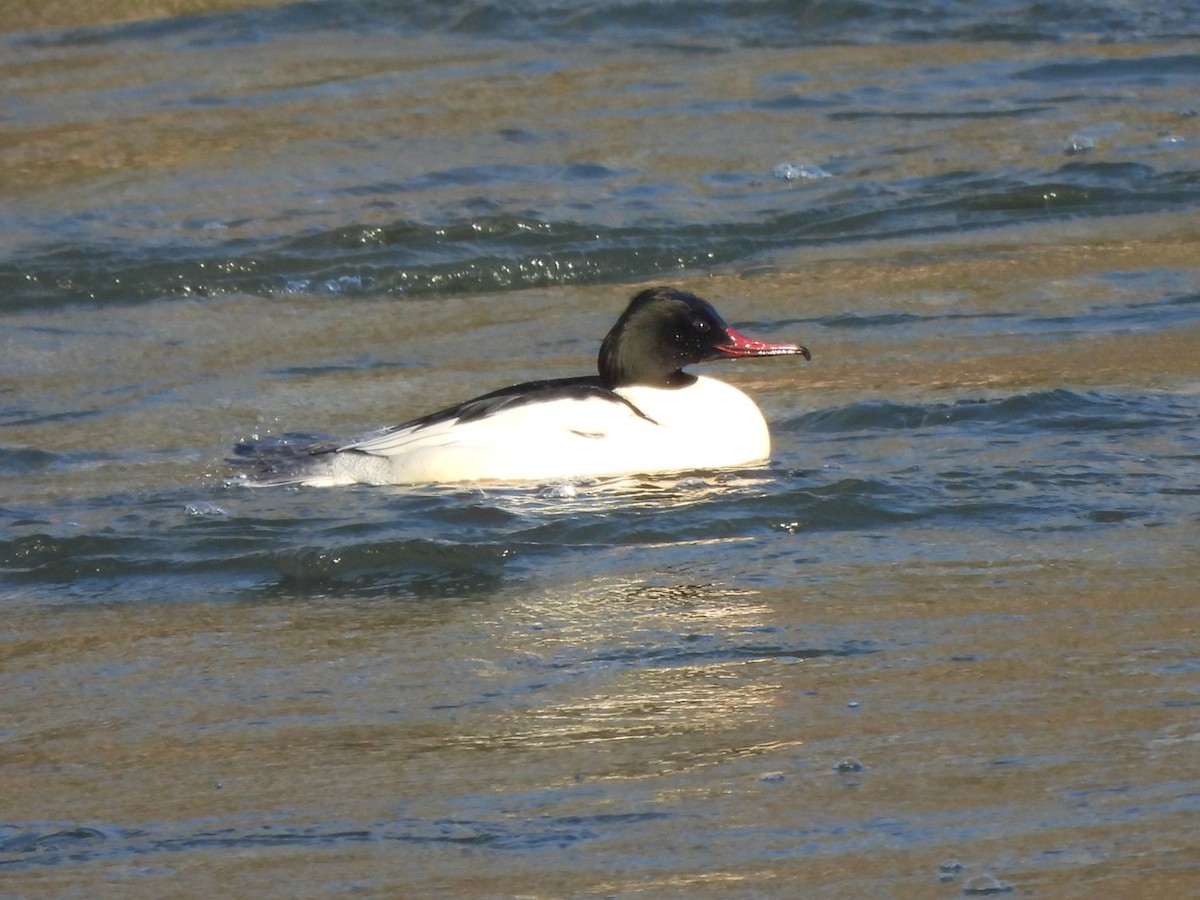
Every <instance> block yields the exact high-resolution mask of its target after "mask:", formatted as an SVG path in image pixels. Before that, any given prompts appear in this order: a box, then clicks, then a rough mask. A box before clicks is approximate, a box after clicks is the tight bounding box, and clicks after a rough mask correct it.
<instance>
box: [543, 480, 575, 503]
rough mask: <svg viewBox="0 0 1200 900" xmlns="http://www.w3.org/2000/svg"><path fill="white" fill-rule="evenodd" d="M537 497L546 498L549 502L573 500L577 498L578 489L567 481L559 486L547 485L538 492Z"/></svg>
mask: <svg viewBox="0 0 1200 900" xmlns="http://www.w3.org/2000/svg"><path fill="white" fill-rule="evenodd" d="M538 496H539V497H546V498H548V499H551V500H573V499H575V498H576V497H578V496H579V489H578V488H576V487H575V485H573V484H572V483H571V482H569V481H563V482H560V483H559V484H548V485H546V486H545V487H544V488H542V489H541V490H540V491H538Z"/></svg>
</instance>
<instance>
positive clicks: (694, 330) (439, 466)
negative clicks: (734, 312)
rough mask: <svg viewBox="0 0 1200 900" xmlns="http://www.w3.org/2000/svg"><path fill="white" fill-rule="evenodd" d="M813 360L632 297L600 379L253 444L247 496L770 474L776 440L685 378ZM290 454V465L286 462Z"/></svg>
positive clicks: (245, 449) (532, 386)
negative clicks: (305, 439)
mask: <svg viewBox="0 0 1200 900" xmlns="http://www.w3.org/2000/svg"><path fill="white" fill-rule="evenodd" d="M759 356H802V357H804V358H805V359H806V360H807V359H811V358H812V356H811V354H810V353H809V352H808V349H807V348H805V347H802V346H799V345H798V344H771V343H767V342H765V341H759V340H754V339H752V338H748V337H746V336H745V335H742V334H739V333H738V332H737V331H735V330H734V329H733V328H731V327H730V326H729V325H728V324H727V323H726V322H725V320H724V319H722V318H721V316H720V314H719V313H718V312H717V311H716V310H715V309H714V308H713V307H712V305H711V304H710V303H708V302H707V301H706V300H702V299H701V298H699V297H697V296H695V295H694V294H690V293H687V292H686V291H682V290H677V289H675V288H669V287H652V288H648V289H646V290H643V291H641V292H639V293H638V294H636V295H635V296H634V297H633V299H632V300H631V301H630V303H629V306H628V307H626V309H625V311H624V312H623V313H622V314H621V316H620V317H619V318H618V319H617V321H616V324H615V325H613V327H612V329H611V330H610V331H609V332H608V335H607V336H606V337H605V338H604V341H603V342H602V343H601V345H600V355H599V360H598V363H599V373H598V374H597V375H591V376H581V377H575V378H555V379H549V380H545V381H531V382H527V383H525V384H518V385H515V386H513V387H506V388H501V389H500V390H498V391H493V392H492V393H490V394H484V395H483V396H481V397H476V398H475V399H473V400H468V401H466V402H465V403H461V404H459V405H458V406H454V407H451V408H449V409H444V410H441V411H440V412H435V413H431V414H429V415H426V416H422V417H421V418H419V419H413V420H411V421H408V422H404V423H403V424H401V425H396V426H393V427H391V428H385V429H383V430H381V431H376V432H373V433H371V434H368V435H366V436H364V437H363V438H361V439H359V440H356V441H353V442H351V443H344V444H338V443H330V442H324V443H311V442H309V443H301V444H296V443H295V442H294V441H289V440H287V439H284V440H276V441H275V442H274V444H273V445H272V444H270V443H269V442H257V443H256V442H244V443H241V444H239V445H237V447H236V448H235V454H236V455H237V458H235V459H232V460H231V461H232V462H235V463H236V462H241V463H242V464H246V463H247V462H249V463H250V464H251V465H254V466H255V467H256V468H257V471H255V472H254V473H253V474H251V475H249V476H247V478H246V481H247V482H248V483H251V484H302V485H310V486H315V487H330V486H335V485H348V484H376V485H379V484H430V483H453V482H481V481H483V482H530V481H533V482H543V483H544V482H552V481H560V480H563V479H570V478H577V477H590V476H615V475H631V474H650V473H662V472H685V471H690V470H695V469H724V468H733V467H739V466H747V465H753V464H755V463H761V462H764V461H765V460H766V459H767V458H768V457H769V456H770V453H771V438H770V434H769V432H768V430H767V424H766V421H765V420H764V419H763V415H762V413H761V412H760V411H759V409H758V406H757V405H756V404H755V403H754V401H753V400H751V399H750V398H749V397H748V396H747V395H746V394H744V393H742V391H740V390H738V389H737V388H735V387H733V386H732V385H729V384H725V383H724V382H722V381H718V380H716V379H714V378H708V377H705V376H702V375H692V374H690V373H688V372H685V371H683V369H684V367H685V366H689V365H693V364H696V363H702V362H707V361H709V360H716V359H723V358H734V359H736V358H744V357H759ZM280 451H282V452H280Z"/></svg>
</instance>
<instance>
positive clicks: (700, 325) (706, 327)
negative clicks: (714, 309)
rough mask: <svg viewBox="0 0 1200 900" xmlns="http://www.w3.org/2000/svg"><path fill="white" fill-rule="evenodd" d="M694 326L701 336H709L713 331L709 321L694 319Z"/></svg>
mask: <svg viewBox="0 0 1200 900" xmlns="http://www.w3.org/2000/svg"><path fill="white" fill-rule="evenodd" d="M692 326H693V327H694V328H695V329H696V330H697V331H699V332H700V333H701V334H707V333H708V332H709V331H711V330H712V325H710V324H709V322H708V320H707V319H694V320H693V321H692Z"/></svg>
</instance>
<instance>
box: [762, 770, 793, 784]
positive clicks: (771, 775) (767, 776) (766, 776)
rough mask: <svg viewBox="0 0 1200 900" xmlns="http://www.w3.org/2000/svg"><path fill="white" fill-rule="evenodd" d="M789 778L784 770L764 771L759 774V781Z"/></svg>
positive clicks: (775, 780)
mask: <svg viewBox="0 0 1200 900" xmlns="http://www.w3.org/2000/svg"><path fill="white" fill-rule="evenodd" d="M785 778H787V775H785V774H784V773H783V772H763V773H762V774H761V775H759V776H758V780H759V781H767V782H777V781H783V779H785Z"/></svg>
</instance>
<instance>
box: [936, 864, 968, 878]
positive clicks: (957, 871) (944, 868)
mask: <svg viewBox="0 0 1200 900" xmlns="http://www.w3.org/2000/svg"><path fill="white" fill-rule="evenodd" d="M963 868H964V867H963V864H962V863H960V862H959V861H958V860H957V859H947V860H943V861H942V864H941V865H940V866H938V880H940V881H953V880H954V879H955V878H957V877H958V876H959V875H961V874H962V870H963Z"/></svg>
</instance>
